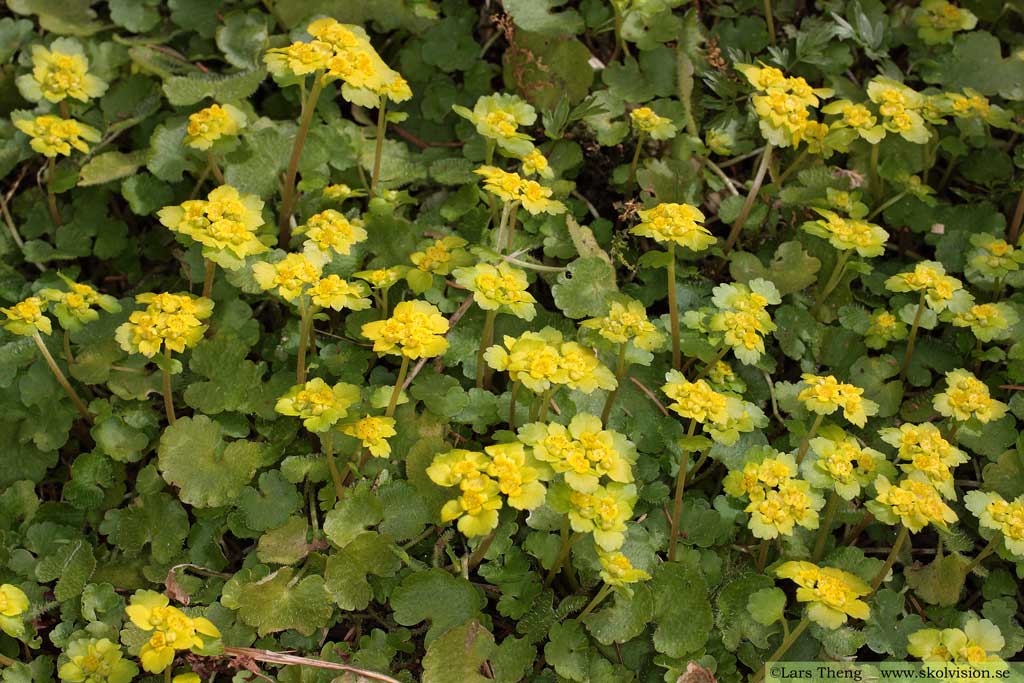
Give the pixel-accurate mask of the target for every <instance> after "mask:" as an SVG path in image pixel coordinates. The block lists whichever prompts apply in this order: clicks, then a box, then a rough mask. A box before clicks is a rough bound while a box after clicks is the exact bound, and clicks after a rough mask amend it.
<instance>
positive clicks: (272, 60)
mask: <svg viewBox="0 0 1024 683" xmlns="http://www.w3.org/2000/svg"><path fill="white" fill-rule="evenodd" d="M333 57H334V48H333V47H332V46H331V44H330V43H325V42H323V41H321V40H314V41H311V42H309V43H292V44H291V45H289V46H288V47H280V48H271V49H270V50H267V54H266V55H265V56H264V57H263V61H264V62H266V64H267V70H268V71H270V73H272V74H273V75H274V76H277V77H278V78H280V77H284V76H305V75H306V74H311V73H313V72H314V71H323V70H325V69H327V65H328V63H329V62H330V60H331V59H332V58H333Z"/></svg>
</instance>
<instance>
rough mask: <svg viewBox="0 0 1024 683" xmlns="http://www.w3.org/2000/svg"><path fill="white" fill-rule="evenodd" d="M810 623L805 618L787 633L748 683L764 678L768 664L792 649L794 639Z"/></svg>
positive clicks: (755, 682)
mask: <svg viewBox="0 0 1024 683" xmlns="http://www.w3.org/2000/svg"><path fill="white" fill-rule="evenodd" d="M810 623H811V622H810V620H809V619H808V618H807V617H804V618H803V619H801V620H800V623H798V624H797V625H796V626H795V627H794V628H793V630H792V631H790V632H789V635H788V636H786V637H785V639H783V641H782V643H781V644H780V645H779V647H778V649H777V650H775V652H773V653H772V654H771V656H770V657H769V658H768V659H766V660H765V663H764V666H763V667H761V670H760V671H758V672H757V673H756V674H755V675H754V676H753V678H751V679H750V683H758V682H759V681H760V680H762V679H763V678H764V677H765V671H767V669H768V664H769V663H771V662H774V661H776V660H777V659H778V658H779V657H781V656H782V655H784V654H786V652H788V651H789V648H791V647H793V643H795V642H796V639H797V638H799V637H800V635H801V634H802V633H803V632H804V629H806V628H807V627H808V626H809V625H810Z"/></svg>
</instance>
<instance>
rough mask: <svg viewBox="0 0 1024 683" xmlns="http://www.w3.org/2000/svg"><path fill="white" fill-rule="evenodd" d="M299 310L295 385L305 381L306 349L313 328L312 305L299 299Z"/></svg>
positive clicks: (303, 299)
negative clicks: (300, 316)
mask: <svg viewBox="0 0 1024 683" xmlns="http://www.w3.org/2000/svg"><path fill="white" fill-rule="evenodd" d="M299 310H300V311H301V315H302V318H301V320H300V321H299V357H298V359H297V360H296V363H295V383H296V384H302V383H303V382H305V381H306V347H307V346H308V345H309V332H310V329H311V328H312V326H313V304H312V302H308V301H305V297H303V298H301V299H300V303H299Z"/></svg>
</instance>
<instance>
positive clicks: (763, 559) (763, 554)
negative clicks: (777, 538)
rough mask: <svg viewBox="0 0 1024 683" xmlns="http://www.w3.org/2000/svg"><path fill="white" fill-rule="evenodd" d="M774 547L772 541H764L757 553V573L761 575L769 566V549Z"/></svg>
mask: <svg viewBox="0 0 1024 683" xmlns="http://www.w3.org/2000/svg"><path fill="white" fill-rule="evenodd" d="M771 547H772V543H771V540H770V539H767V538H765V539H762V541H761V546H760V548H759V549H758V551H757V571H758V573H759V574H760V573H761V572H763V571H764V568H765V567H766V566H768V549H769V548H771Z"/></svg>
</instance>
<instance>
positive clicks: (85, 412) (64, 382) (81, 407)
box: [32, 331, 92, 424]
mask: <svg viewBox="0 0 1024 683" xmlns="http://www.w3.org/2000/svg"><path fill="white" fill-rule="evenodd" d="M32 341H34V342H35V343H36V347H37V348H38V349H39V353H41V354H42V355H43V360H45V361H46V364H47V365H48V366H49V367H50V372H52V373H53V376H54V378H55V379H56V380H57V384H59V385H61V387H63V388H64V393H66V394H67V395H68V398H70V399H71V402H72V403H74V404H75V408H77V409H78V412H79V413H81V415H82V417H84V418H85V419H86V421H88V422H89V424H92V415H90V414H89V409H88V408H86V407H85V403H84V402H83V401H82V399H81V397H80V396H79V395H78V392H77V391H75V388H74V387H72V386H71V383H70V382H68V378H67V377H65V376H64V373H63V372H61V369H60V368H59V367H57V361H55V360H54V359H53V356H52V355H50V350H49V349H48V348H46V343H45V342H44V341H43V338H42V337H40V336H39V332H38V331H36V332H33V333H32Z"/></svg>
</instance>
